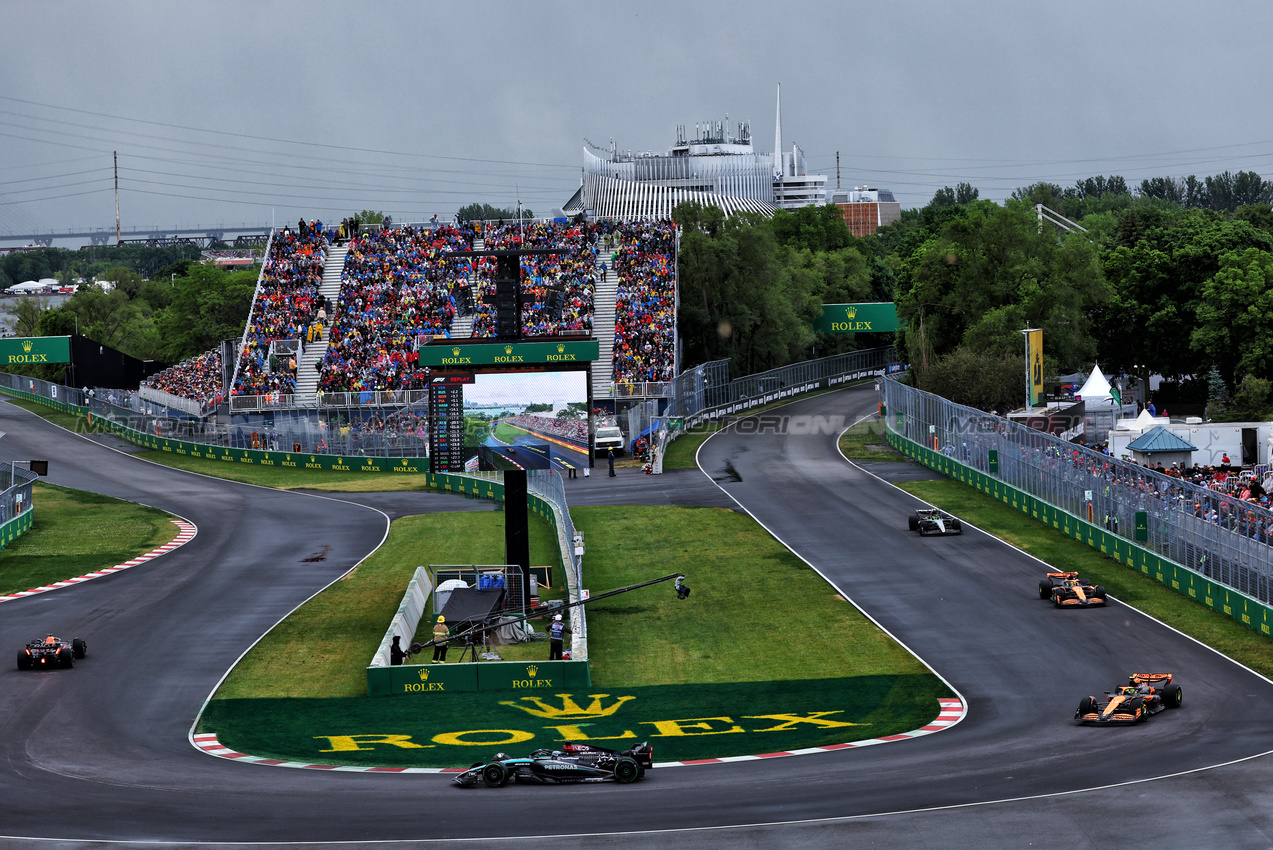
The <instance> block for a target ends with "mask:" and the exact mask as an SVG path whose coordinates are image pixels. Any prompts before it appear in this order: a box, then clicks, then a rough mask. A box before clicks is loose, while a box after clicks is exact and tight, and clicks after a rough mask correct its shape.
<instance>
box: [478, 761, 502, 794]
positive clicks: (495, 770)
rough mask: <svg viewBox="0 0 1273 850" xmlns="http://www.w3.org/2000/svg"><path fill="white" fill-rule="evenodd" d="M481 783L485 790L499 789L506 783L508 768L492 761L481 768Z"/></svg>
mask: <svg viewBox="0 0 1273 850" xmlns="http://www.w3.org/2000/svg"><path fill="white" fill-rule="evenodd" d="M482 781H483V782H485V783H486V787H487V788H499V787H500V786H502V785H503V784H504V783H505V782H507V781H508V768H506V767H504V765H502V764H500V763H499V762H497V761H493V762H491V763H490V764H488V765H487V766H486V767H484V768H482Z"/></svg>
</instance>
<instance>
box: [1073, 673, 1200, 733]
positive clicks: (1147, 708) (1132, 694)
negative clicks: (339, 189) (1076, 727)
mask: <svg viewBox="0 0 1273 850" xmlns="http://www.w3.org/2000/svg"><path fill="white" fill-rule="evenodd" d="M1171 679H1172V674H1171V673H1133V674H1132V675H1131V676H1129V677H1128V683H1127V684H1126V685H1123V686H1121V687H1119V688H1116V689H1115V690H1113V691H1106V692H1105V703H1104V705H1102V704H1101V703H1100V702H1099V701H1098V700H1097V699H1096V697H1084V698H1083V701H1082V702H1080V703H1079V707H1078V711H1076V712H1074V719H1075V720H1077V721H1078V722H1079V723H1082V724H1085V725H1101V724H1106V723H1112V724H1120V723H1139V722H1140V721H1142V720H1144V719H1145V718H1146V717H1148V716H1149V715H1151V714H1157V713H1158V712H1160V711H1162V710H1163V709H1166V708H1180V703H1181V700H1182V699H1183V697H1184V694H1183V693H1182V692H1181V690H1180V685H1177V684H1174V683H1173V682H1172V680H1171Z"/></svg>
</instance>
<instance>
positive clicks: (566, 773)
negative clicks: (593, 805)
mask: <svg viewBox="0 0 1273 850" xmlns="http://www.w3.org/2000/svg"><path fill="white" fill-rule="evenodd" d="M653 766H654V748H653V747H651V746H649V745H648V744H637V745H636V746H635V747H631V748H629V749H626V750H624V751H623V752H617V751H615V750H607V749H605V748H603V747H593V746H589V745H588V744H572V743H570V742H569V741H567V742H566V744H565V746H564V747H562V748H561V749H560V750H535V751H534V752H533V753H531V754H530V755H529V756H527V757H526V758H509V757H508V756H506V755H505V754H504V753H496V754H495V757H494V758H492V759H491V760H490V761H488V762H477V763H476V764H474V765H473V766H472V767H470V768H469V769H468V770H466V771H464V772H463V773H461V774H459V775H457V776H456V777H455V779H454V782H455V784H456V785H459V786H460V787H461V788H471V787H472V786H474V785H476V784H477V782H478V780H479V779H480V780H481V781H482V782H484V783H485V784H486V786H487V787H488V788H499V787H500V786H501V785H503V784H504V783H506V782H508V781H509V780H510V779H511V780H513V781H514V782H532V783H535V782H537V783H547V784H557V783H564V782H605V781H606V780H610V779H613V780H614V781H615V782H624V783H626V782H636V781H637V780H638V779H644V778H645V772H646V771H647V770H649V769H650V768H651V767H653Z"/></svg>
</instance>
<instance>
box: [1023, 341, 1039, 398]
mask: <svg viewBox="0 0 1273 850" xmlns="http://www.w3.org/2000/svg"><path fill="white" fill-rule="evenodd" d="M1025 360H1026V369H1027V370H1028V379H1027V381H1026V384H1027V385H1028V386H1029V388H1030V398H1029V400H1028V402H1027V403H1028V404H1029V405H1030V406H1031V407H1034V406H1036V405H1038V404H1039V403H1040V402H1041V401H1042V400H1043V331H1042V330H1041V329H1039V328H1031V329H1030V330H1028V331H1026V332H1025Z"/></svg>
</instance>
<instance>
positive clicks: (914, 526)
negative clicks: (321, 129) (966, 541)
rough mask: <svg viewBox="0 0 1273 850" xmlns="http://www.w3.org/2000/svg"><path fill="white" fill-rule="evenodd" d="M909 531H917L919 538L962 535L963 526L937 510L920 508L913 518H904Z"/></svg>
mask: <svg viewBox="0 0 1273 850" xmlns="http://www.w3.org/2000/svg"><path fill="white" fill-rule="evenodd" d="M906 521H907V526H908V527H909V528H910V530H911V531H918V532H919V533H920V536H921V537H927V536H928V535H930V534H963V533H964V525H963V523H961V522H960V521H959V520H958V519H956V518H955V517H953V516H951V515H950V514H948V513H946V512H945V511H943V510H940V509H938V508H920V509H918V510H916V511H915V514H914V515H913V516H909V517H907V518H906Z"/></svg>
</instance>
